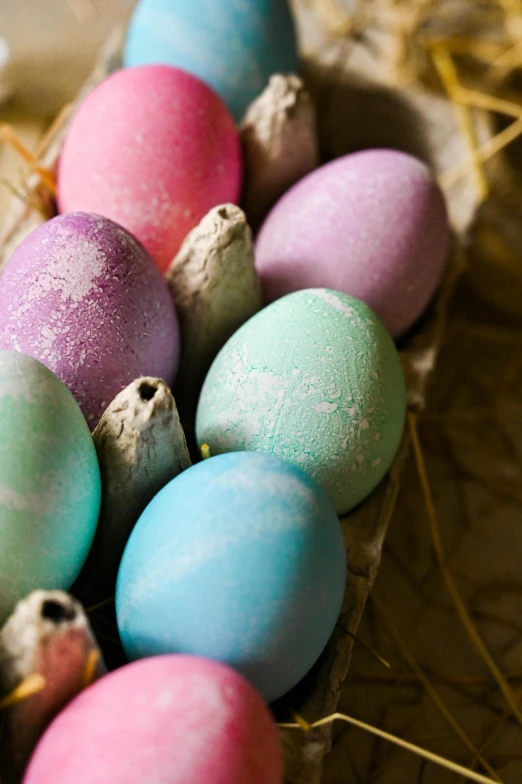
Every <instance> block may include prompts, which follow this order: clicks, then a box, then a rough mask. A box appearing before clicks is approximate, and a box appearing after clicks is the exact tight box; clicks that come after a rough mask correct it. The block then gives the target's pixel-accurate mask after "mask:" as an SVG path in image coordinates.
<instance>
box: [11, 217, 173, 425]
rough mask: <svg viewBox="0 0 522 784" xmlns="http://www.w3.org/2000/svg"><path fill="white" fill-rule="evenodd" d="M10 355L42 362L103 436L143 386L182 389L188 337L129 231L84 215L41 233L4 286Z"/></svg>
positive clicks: (20, 251) (27, 243)
mask: <svg viewBox="0 0 522 784" xmlns="http://www.w3.org/2000/svg"><path fill="white" fill-rule="evenodd" d="M0 349H18V350H20V351H23V352H24V353H26V354H29V355H30V356H32V357H35V358H36V359H39V360H40V361H41V362H43V363H44V364H45V365H47V367H49V368H50V369H51V370H52V371H53V372H54V373H56V375H57V376H58V377H59V378H61V379H62V381H64V382H65V384H67V386H68V387H69V389H70V390H71V392H72V393H73V395H74V396H75V398H76V400H77V401H78V403H79V404H80V407H81V409H82V411H83V413H84V415H85V417H86V419H87V421H88V423H89V425H90V426H91V428H92V427H94V426H95V425H96V423H97V422H98V419H99V418H100V416H101V414H102V413H103V411H104V409H105V408H106V407H107V406H108V404H109V403H110V402H111V400H112V399H113V398H114V397H115V396H116V395H117V393H118V392H120V391H121V390H122V389H123V388H124V387H126V386H127V385H128V384H129V383H130V382H131V381H133V380H134V379H135V378H138V377H139V376H143V375H150V376H154V377H158V378H162V379H164V380H165V381H166V382H167V383H168V384H170V383H172V382H173V381H174V377H175V373H176V369H177V366H178V357H179V331H178V322H177V317H176V313H175V311H174V306H173V304H172V300H171V297H170V294H169V291H168V288H167V285H166V283H165V280H164V279H163V277H162V275H161V273H160V272H159V270H158V269H157V267H156V265H155V264H154V262H153V261H152V259H151V258H150V256H149V254H148V253H147V252H146V251H145V249H144V248H143V247H142V246H141V245H140V244H139V243H138V242H136V240H135V239H134V237H132V236H131V235H130V234H129V233H128V232H127V231H125V230H124V229H122V228H121V226H118V225H117V224H115V223H113V222H112V221H110V220H107V219H106V218H101V217H99V216H97V215H92V214H85V213H75V214H69V215H63V216H58V217H56V218H53V219H52V220H50V221H47V223H44V224H43V225H42V226H40V227H39V228H37V229H35V231H33V232H32V233H31V234H30V235H29V236H28V237H27V238H26V239H25V240H24V241H23V242H22V243H21V244H20V245H19V246H18V247H17V249H16V250H15V251H14V253H13V255H12V256H11V258H10V259H9V261H8V263H7V265H6V267H5V269H4V272H3V274H2V275H1V277H0Z"/></svg>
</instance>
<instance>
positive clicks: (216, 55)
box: [123, 0, 299, 121]
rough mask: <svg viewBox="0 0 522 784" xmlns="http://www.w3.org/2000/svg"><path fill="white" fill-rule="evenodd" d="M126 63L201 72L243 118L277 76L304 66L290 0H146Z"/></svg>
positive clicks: (127, 48)
mask: <svg viewBox="0 0 522 784" xmlns="http://www.w3.org/2000/svg"><path fill="white" fill-rule="evenodd" d="M123 62H124V64H125V65H126V66H136V65H144V64H146V63H168V64H169V65H174V66H179V67H180V68H184V69H185V70H186V71H189V72H191V73H193V74H196V75H197V76H199V77H200V79H202V80H203V81H204V82H206V83H207V84H209V85H210V86H211V87H212V88H213V89H214V90H215V91H216V92H217V93H218V94H219V95H220V96H221V97H222V99H223V101H224V102H225V103H226V105H227V106H228V108H229V109H230V111H231V112H232V114H233V116H234V118H235V119H236V120H237V121H239V120H241V119H242V117H243V115H244V113H245V111H246V109H247V107H248V105H249V104H250V103H251V102H252V101H253V100H254V99H255V98H257V97H258V95H259V94H260V93H261V92H262V90H264V88H265V87H266V85H267V84H268V80H269V78H270V76H271V75H272V74H274V73H296V72H297V70H298V68H299V59H298V53H297V41H296V32H295V27H294V22H293V19H292V15H291V12H290V8H289V5H288V2H287V0H249V2H247V3H245V2H244V0H227V1H226V2H219V3H217V2H216V0H141V2H139V3H138V4H137V6H136V8H135V10H134V14H133V16H132V19H131V22H130V25H129V29H128V32H127V38H126V41H125V48H124V54H123Z"/></svg>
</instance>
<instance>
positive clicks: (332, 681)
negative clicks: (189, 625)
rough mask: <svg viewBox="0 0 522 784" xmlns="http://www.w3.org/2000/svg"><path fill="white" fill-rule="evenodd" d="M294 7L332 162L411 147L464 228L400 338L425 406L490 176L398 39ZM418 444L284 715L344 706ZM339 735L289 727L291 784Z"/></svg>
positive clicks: (49, 144) (50, 139)
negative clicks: (404, 76) (476, 165)
mask: <svg viewBox="0 0 522 784" xmlns="http://www.w3.org/2000/svg"><path fill="white" fill-rule="evenodd" d="M294 4H295V7H296V12H297V18H298V24H299V27H300V34H301V41H302V52H303V64H302V66H303V67H302V71H303V75H304V78H305V82H306V84H307V87H308V88H309V90H310V92H311V94H312V96H313V98H314V100H315V104H316V109H317V117H318V129H319V141H320V148H321V155H322V159H323V160H328V159H331V158H334V157H337V156H340V155H343V154H345V153H348V152H352V151H355V150H358V149H363V148H370V147H392V148H396V149H400V150H403V151H405V152H409V153H412V154H414V155H416V156H417V157H420V158H422V159H423V160H425V161H426V162H427V163H428V164H429V166H430V168H431V169H432V171H433V172H434V173H435V175H436V176H439V182H440V183H441V185H442V187H443V190H444V193H445V196H446V199H447V204H448V208H449V214H450V219H451V224H452V229H453V242H452V248H451V254H450V258H449V260H448V266H447V271H446V274H445V277H444V279H443V282H442V284H441V286H440V288H439V291H438V293H437V296H436V298H435V300H434V301H433V303H432V305H431V306H430V308H429V310H428V311H427V312H426V314H425V315H424V316H423V317H422V318H421V319H420V321H419V322H418V323H417V324H416V325H415V327H414V328H413V329H412V330H411V332H410V333H409V334H408V335H407V336H406V337H404V338H402V339H401V341H400V344H399V349H400V356H401V360H402V362H403V366H404V369H405V373H406V379H407V390H408V405H409V412H410V415H416V414H418V413H419V412H421V411H422V409H423V408H424V406H425V402H426V396H427V391H428V385H429V382H430V378H431V377H432V375H433V373H434V372H435V370H436V363H437V356H438V352H439V349H440V346H441V340H442V336H443V330H444V322H445V316H446V312H447V308H448V303H449V301H450V298H451V296H452V293H453V291H454V289H455V286H456V283H457V281H458V278H459V275H460V273H461V271H462V270H463V268H464V258H465V250H466V237H467V232H468V230H469V228H470V226H471V224H472V221H473V218H474V215H475V211H476V209H477V206H478V204H479V203H480V188H479V184H478V183H477V179H476V176H475V174H474V172H473V170H472V169H471V168H470V167H469V158H470V151H469V147H468V145H467V141H466V138H465V136H463V134H462V132H461V128H460V126H459V118H458V115H457V114H456V113H455V107H454V105H453V104H452V103H451V101H450V100H448V99H447V98H446V97H444V96H442V95H441V94H436V93H431V92H428V91H426V90H423V89H419V88H418V87H412V86H407V87H403V86H400V85H397V84H396V85H390V84H389V78H388V77H389V67H390V58H392V57H393V52H394V48H393V46H391V45H390V43H391V42H390V40H387V39H386V37H383V36H382V35H381V33H380V31H379V30H372V29H368V30H365V31H364V33H365V35H364V38H363V39H362V40H361V39H360V36H358V35H356V34H355V33H351V32H350V31H348V32H346V33H342V34H341V35H340V36H339V35H337V34H335V35H332V30H331V27H330V26H329V22H328V20H327V18H326V16H323V15H322V14H319V13H318V11H317V6H314V5H313V4H311V3H310V2H307V1H305V0H295V3H294ZM325 5H327V4H325ZM122 40H123V31H121V30H116V31H115V32H114V34H113V35H112V36H111V37H110V38H109V40H108V41H107V43H106V45H105V46H104V47H103V49H102V51H101V52H100V55H99V59H98V62H97V63H96V65H95V68H94V70H93V72H92V74H91V76H90V78H89V80H88V81H87V83H86V84H85V86H84V88H83V89H82V90H81V92H80V94H79V95H78V98H77V101H76V102H75V104H74V105H73V106H69V107H66V108H65V109H64V112H63V113H62V114H61V116H60V117H59V118H58V120H57V123H56V124H55V126H54V128H52V129H51V132H50V133H49V134H48V135H47V137H46V138H45V139H44V140H43V141H42V144H41V147H40V150H39V151H38V166H39V167H40V168H39V170H38V171H36V172H35V174H33V175H32V176H31V177H30V178H29V180H28V182H27V195H28V198H27V201H26V202H25V203H23V202H20V200H18V199H13V205H12V213H11V215H10V220H9V224H8V230H7V233H6V235H5V237H4V239H3V241H2V244H1V245H0V269H1V267H2V265H3V264H4V263H5V261H6V260H7V259H8V258H9V256H10V254H11V252H12V250H13V249H14V248H15V247H16V246H17V245H18V244H19V243H20V242H21V241H22V239H23V238H24V237H26V236H27V235H28V234H29V233H30V232H31V231H32V230H33V229H34V228H35V227H36V226H38V225H41V224H42V223H43V222H44V221H45V220H46V219H48V218H49V217H51V216H52V215H53V214H55V205H54V201H53V197H52V195H51V194H50V191H49V188H48V187H46V185H45V178H42V175H41V173H42V171H43V172H44V173H45V172H46V171H47V172H53V171H54V170H55V167H56V163H57V160H58V157H59V154H60V149H61V145H62V143H63V139H64V136H65V133H66V129H67V123H68V120H69V119H70V117H71V115H72V113H73V112H74V108H75V106H76V105H77V104H79V103H80V102H81V101H82V100H83V99H84V97H85V96H86V95H87V94H88V93H89V92H90V91H91V90H92V89H93V87H95V86H96V85H97V84H98V83H99V82H100V81H102V80H103V79H104V78H105V77H106V76H107V75H108V74H109V73H111V72H112V71H114V70H116V69H117V68H118V67H119V65H120V61H121V45H122ZM476 134H477V137H478V139H479V140H480V141H481V142H485V141H487V140H488V139H489V138H490V136H491V128H490V125H489V121H488V119H487V118H486V116H484V115H477V117H476ZM499 165H502V164H501V162H500V163H499ZM421 261H422V260H420V263H421ZM409 450H410V435H409V429H408V428H407V429H406V432H405V434H404V437H403V440H402V444H401V447H400V449H399V451H398V454H397V456H396V458H395V461H394V463H393V465H392V467H391V470H390V471H389V473H388V475H387V476H386V478H385V479H384V480H383V481H382V482H381V484H380V485H379V487H378V488H377V489H376V490H375V491H374V492H373V493H372V495H371V496H370V497H369V498H368V500H367V501H365V502H364V503H363V504H362V505H361V506H359V507H358V508H357V509H355V510H354V511H353V512H352V513H350V514H349V515H347V516H346V517H344V518H343V519H342V520H341V525H342V531H343V536H344V542H345V546H346V558H347V566H348V580H347V585H346V593H345V597H344V602H343V607H342V612H341V615H340V618H339V622H338V624H337V627H336V629H335V630H334V633H333V635H332V637H331V639H330V641H329V643H328V645H327V647H326V649H325V651H324V652H323V654H322V656H321V658H320V659H319V661H318V662H317V663H316V665H315V666H314V668H313V669H312V670H311V671H310V673H309V674H308V675H307V677H306V678H305V679H304V680H303V681H302V682H301V683H300V684H299V686H298V687H296V688H295V689H294V690H293V691H292V692H291V693H289V694H288V695H286V697H285V698H284V700H280V701H279V702H278V703H276V704H275V705H274V706H273V709H274V713H275V716H276V718H277V720H278V721H281V722H288V721H293V720H294V716H295V714H298V715H299V716H301V717H303V718H304V719H305V720H306V722H308V723H313V722H314V721H317V720H319V719H322V718H324V717H326V716H329V715H331V714H333V713H334V712H335V710H336V707H337V703H338V700H339V695H340V691H341V687H342V684H343V681H344V679H345V678H346V675H347V672H348V668H349V665H350V657H351V652H352V648H353V645H354V639H355V637H356V634H357V629H358V625H359V621H360V619H361V617H362V614H363V612H364V608H365V604H366V601H367V599H368V596H369V593H370V591H371V588H372V584H373V582H374V580H375V577H376V575H377V571H378V568H379V562H380V557H381V550H382V546H383V542H384V539H385V536H386V531H387V528H388V525H389V522H390V519H391V516H392V513H393V510H394V506H395V502H396V499H397V495H398V491H399V487H400V483H401V474H402V471H403V468H404V465H405V462H406V460H407V457H408V454H409ZM92 624H93V628H94V631H95V633H98V634H99V639H100V643H101V645H102V647H104V643H103V639H104V638H105V637H106V636H107V633H108V636H109V637H110V636H111V630H112V633H114V629H115V623H114V618H113V613H112V609H109V610H107V611H105V612H102V613H100V614H99V616H98V614H96V615H95V616H93V618H92ZM104 656H105V659H106V661H107V664H108V665H109V667H111V666H116V665H117V664H119V663H123V658H122V652H121V650H119V649H117V647H115V646H114V644H113V643H111V644H110V645H109V646H108V647H105V649H104ZM331 732H332V726H331V724H326V725H324V726H322V727H320V728H316V729H312V730H310V731H308V732H303V731H301V730H296V729H282V730H281V740H282V744H283V748H284V754H285V769H286V774H285V775H286V782H287V784H318V782H319V781H320V779H321V767H322V760H323V757H324V755H325V754H326V753H327V751H328V750H329V748H330V743H331Z"/></svg>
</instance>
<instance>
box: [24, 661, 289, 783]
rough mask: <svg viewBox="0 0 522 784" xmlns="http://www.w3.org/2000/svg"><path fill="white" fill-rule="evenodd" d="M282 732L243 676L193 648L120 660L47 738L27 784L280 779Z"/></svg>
mask: <svg viewBox="0 0 522 784" xmlns="http://www.w3.org/2000/svg"><path fill="white" fill-rule="evenodd" d="M281 781H282V763H281V750H280V747H279V740H278V736H277V730H276V727H275V724H274V722H273V720H272V717H271V715H270V713H269V711H268V709H267V707H266V706H265V704H264V703H263V701H262V699H261V697H260V696H259V695H258V694H257V693H256V692H255V691H254V689H253V688H252V687H251V686H250V684H248V683H247V682H246V681H245V680H244V679H243V678H242V677H241V676H240V675H238V674H237V673H236V672H234V671H233V670H231V669H229V668H228V667H225V666H224V665H222V664H220V663H218V662H212V661H206V660H204V659H201V658H197V657H192V656H157V657H152V658H150V659H146V660H144V661H140V662H136V663H134V664H129V665H127V666H125V667H122V668H120V669H118V670H116V671H114V672H112V673H111V674H110V675H107V676H106V677H105V678H102V679H101V680H99V681H98V682H97V683H95V684H94V685H93V686H90V687H89V688H88V689H86V690H85V691H83V692H82V693H81V694H80V695H79V696H78V697H76V699H74V700H73V701H72V702H71V703H69V705H68V706H67V707H66V708H65V710H63V711H62V713H61V714H60V715H59V716H58V717H57V718H56V719H55V720H54V722H53V723H52V724H51V726H50V727H49V729H48V730H47V732H46V733H45V734H44V736H43V737H42V739H41V740H40V743H39V745H38V746H37V748H36V751H35V753H34V755H33V757H32V759H31V762H30V764H29V767H28V770H27V772H26V774H25V777H24V784H72V782H74V784H94V782H96V784H130V782H143V784H145V783H146V784H162V782H165V784H167V782H168V784H200V783H201V784H202V782H205V784H246V782H248V784H281Z"/></svg>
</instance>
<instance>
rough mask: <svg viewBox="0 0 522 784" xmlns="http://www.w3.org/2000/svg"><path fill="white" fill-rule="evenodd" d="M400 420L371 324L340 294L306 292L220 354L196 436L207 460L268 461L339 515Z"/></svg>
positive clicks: (395, 387)
mask: <svg viewBox="0 0 522 784" xmlns="http://www.w3.org/2000/svg"><path fill="white" fill-rule="evenodd" d="M405 415H406V387H405V381H404V374H403V370H402V366H401V362H400V358H399V354H398V352H397V349H396V348H395V345H394V343H393V340H392V338H391V337H390V334H389V333H388V332H387V330H386V329H385V328H384V326H383V325H382V324H381V322H380V321H379V319H378V318H377V316H375V314H374V313H373V312H372V311H371V310H370V308H369V307H368V306H367V305H365V304H364V303H363V302H360V301H359V300H357V299H354V298H353V297H350V296H348V295H347V294H342V293H340V292H337V291H332V290H329V289H306V290H304V291H297V292H295V293H293V294H289V295H288V296H286V297H283V298H282V299H279V300H277V301H276V302H274V303H273V304H272V305H270V306H269V307H267V308H265V309H264V310H262V311H261V312H260V313H258V314H257V315H255V316H254V317H253V318H251V319H250V320H249V321H247V322H246V324H244V325H243V326H242V327H241V328H240V329H239V330H238V331H237V332H236V333H235V334H234V335H233V336H232V337H231V338H230V340H229V341H228V342H227V343H226V344H225V345H224V347H223V348H222V349H221V351H220V353H219V354H218V356H217V357H216V359H215V360H214V363H213V364H212V366H211V368H210V370H209V372H208V375H207V377H206V379H205V383H204V385H203V389H202V391H201V396H200V400H199V404H198V411H197V420H196V434H197V439H198V442H199V444H200V445H202V444H204V443H206V444H208V445H209V447H210V454H212V455H216V454H220V453H223V452H235V451H241V450H247V451H258V452H271V453H272V454H274V455H277V456H278V457H281V458H284V459H286V460H289V461H291V462H292V463H295V464H296V465H298V466H300V467H301V468H302V469H304V470H305V471H307V472H308V473H309V474H311V476H312V477H313V478H314V479H315V480H316V481H317V482H318V483H319V484H320V485H321V486H322V488H323V490H324V491H325V493H326V495H327V496H328V497H329V498H330V501H331V502H332V503H333V505H334V507H335V509H336V511H337V514H339V515H342V514H345V513H347V512H348V511H349V510H350V509H352V508H353V507H354V506H356V505H357V504H359V503H360V502H361V501H362V500H364V498H366V496H368V495H369V493H371V492H372V490H374V488H375V487H376V486H377V484H378V483H379V482H380V480H381V479H382V478H383V476H384V475H385V474H386V472H387V471H388V469H389V467H390V465H391V463H392V461H393V458H394V456H395V454H396V452H397V448H398V446H399V443H400V440H401V437H402V432H403V429H404V420H405Z"/></svg>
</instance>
